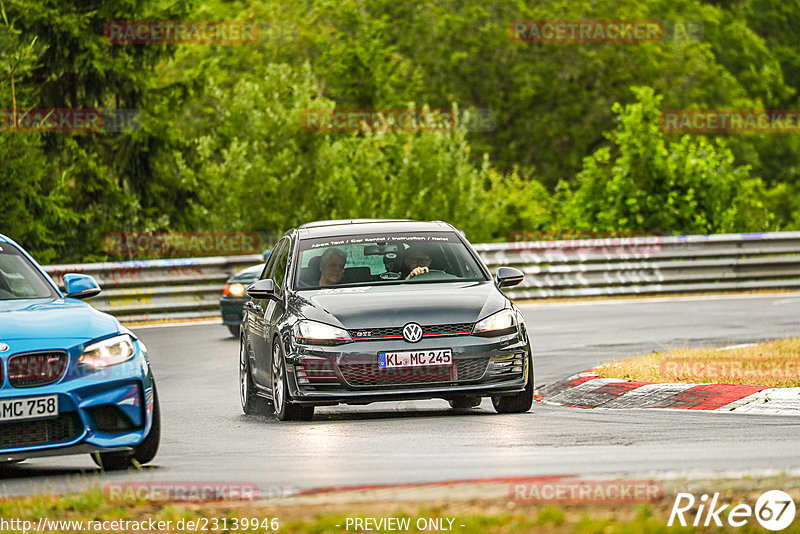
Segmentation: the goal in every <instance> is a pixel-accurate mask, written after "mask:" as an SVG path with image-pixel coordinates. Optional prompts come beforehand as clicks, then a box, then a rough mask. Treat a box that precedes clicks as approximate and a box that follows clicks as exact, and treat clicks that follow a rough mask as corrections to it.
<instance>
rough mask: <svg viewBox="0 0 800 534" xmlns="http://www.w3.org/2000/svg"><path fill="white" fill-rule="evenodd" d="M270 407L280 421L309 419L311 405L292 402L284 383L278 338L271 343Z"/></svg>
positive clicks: (284, 375) (284, 363)
mask: <svg viewBox="0 0 800 534" xmlns="http://www.w3.org/2000/svg"><path fill="white" fill-rule="evenodd" d="M272 407H273V409H274V411H275V416H276V417H277V418H278V419H280V420H281V421H311V418H312V417H314V407H313V406H301V405H299V404H293V403H292V400H291V399H290V398H289V386H288V385H287V384H286V361H285V360H284V358H283V349H282V348H281V343H280V341H279V340H278V338H275V341H274V343H273V344H272Z"/></svg>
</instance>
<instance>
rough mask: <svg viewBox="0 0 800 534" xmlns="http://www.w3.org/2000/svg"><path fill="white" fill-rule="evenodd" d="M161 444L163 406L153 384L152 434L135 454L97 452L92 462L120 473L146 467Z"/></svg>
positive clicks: (93, 455)
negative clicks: (139, 466) (142, 466)
mask: <svg viewBox="0 0 800 534" xmlns="http://www.w3.org/2000/svg"><path fill="white" fill-rule="evenodd" d="M160 442H161V406H160V403H159V401H158V390H157V389H156V385H155V384H153V424H152V425H151V426H150V432H148V433H147V436H145V438H144V439H143V440H142V442H141V443H139V444H138V445H136V446H135V447H134V448H133V452H96V453H94V454H92V460H94V463H95V464H97V467H99V468H100V469H102V470H103V471H118V470H120V469H127V468H128V467H136V465H137V464H138V465H144V464H147V463H150V462H152V461H153V458H155V457H156V453H157V452H158V445H159V443H160Z"/></svg>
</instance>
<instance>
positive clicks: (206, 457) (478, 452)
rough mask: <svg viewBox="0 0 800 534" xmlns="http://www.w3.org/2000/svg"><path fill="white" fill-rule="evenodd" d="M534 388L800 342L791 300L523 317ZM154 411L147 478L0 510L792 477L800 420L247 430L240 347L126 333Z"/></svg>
mask: <svg viewBox="0 0 800 534" xmlns="http://www.w3.org/2000/svg"><path fill="white" fill-rule="evenodd" d="M522 308H523V310H524V312H525V317H526V319H527V323H528V326H529V329H530V330H531V331H532V332H533V336H534V340H533V347H534V353H535V360H534V367H535V373H536V384H537V386H541V385H543V384H545V383H548V382H551V381H553V380H555V379H558V378H564V377H566V376H568V375H569V374H572V373H574V372H578V371H582V370H585V369H587V368H589V367H592V366H593V365H595V364H597V363H599V362H601V361H603V360H607V359H609V358H619V357H625V356H631V355H633V354H636V353H640V352H646V351H650V350H653V349H660V348H664V347H672V346H684V345H689V346H698V345H705V344H709V345H710V344H715V345H716V344H738V343H745V342H749V341H756V340H763V339H771V338H777V337H784V336H797V335H800V319H798V318H800V294H797V293H794V294H793V293H785V294H777V295H768V296H767V295H763V296H737V297H697V298H682V299H649V300H620V301H610V302H609V301H606V302H602V301H594V302H581V303H554V304H532V305H526V306H523V307H522ZM136 332H137V334H138V335H140V336H141V338H142V339H143V340H144V341H145V343H146V344H147V346H148V348H149V350H150V353H151V361H152V366H153V369H154V372H155V374H156V378H157V380H158V385H159V392H160V395H161V402H162V414H163V433H162V442H161V450H160V452H159V455H158V457H157V458H156V461H155V463H154V464H153V465H154V469H152V470H148V471H145V472H140V473H133V472H129V473H124V472H123V473H110V474H101V473H100V472H99V471H98V470H97V469H96V468H95V467H94V464H93V463H92V461H91V459H90V458H89V457H88V456H87V455H81V456H72V457H60V458H48V459H38V460H30V461H28V462H25V463H24V464H21V465H18V466H12V467H6V468H3V470H2V471H0V479H1V480H0V496H9V495H19V494H29V493H39V492H53V493H60V492H65V491H72V490H79V489H81V488H83V487H85V486H86V485H87V484H94V483H96V482H98V481H99V482H100V483H101V484H102V483H104V482H106V481H111V480H113V481H120V480H131V481H133V480H157V481H189V480H194V481H240V482H254V483H257V484H258V485H259V487H260V489H261V493H262V495H264V494H268V493H270V492H275V493H277V492H279V491H290V490H293V489H299V488H303V489H306V488H317V487H328V486H356V485H372V484H393V483H404V482H423V481H440V480H465V479H479V478H490V477H505V476H508V477H516V476H535V475H547V474H581V475H593V474H603V475H607V474H623V473H625V474H648V475H655V474H658V473H664V472H702V473H714V472H721V471H731V470H732V471H748V470H756V471H758V470H762V469H768V468H772V469H785V468H797V467H800V418H796V417H786V416H762V415H747V414H732V413H703V412H699V413H698V412H690V411H667V410H664V411H660V410H647V411H642V410H630V411H622V410H621V411H602V410H597V411H590V410H581V409H576V408H567V407H557V406H548V405H542V404H535V405H534V407H533V409H532V410H531V411H530V412H529V413H527V414H521V415H503V416H500V415H496V414H495V413H494V411H493V410H492V407H491V403H490V402H489V401H488V399H487V400H484V402H483V404H482V405H481V406H480V408H479V409H477V410H472V411H470V412H469V413H460V414H454V412H452V411H451V410H450V409H449V406H448V405H447V403H445V402H444V401H424V402H412V403H379V404H372V405H369V406H337V407H328V408H318V409H317V413H316V414H315V416H314V420H313V421H312V422H308V423H280V422H278V421H277V420H276V419H274V418H272V417H269V416H245V415H243V414H242V412H241V408H240V405H239V398H238V389H237V388H238V383H237V381H238V368H237V358H238V352H237V351H238V343H237V341H236V340H235V339H233V338H230V337H229V336H228V331H227V329H226V328H224V327H223V326H221V325H216V324H215V325H209V324H203V325H192V326H174V327H157V328H154V327H147V328H140V329H136Z"/></svg>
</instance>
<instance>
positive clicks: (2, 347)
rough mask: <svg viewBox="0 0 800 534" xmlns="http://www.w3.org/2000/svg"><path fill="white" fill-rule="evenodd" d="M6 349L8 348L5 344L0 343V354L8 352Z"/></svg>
mask: <svg viewBox="0 0 800 534" xmlns="http://www.w3.org/2000/svg"><path fill="white" fill-rule="evenodd" d="M8 348H9V347H8V345H6V344H5V343H0V352H5V351H7V350H8Z"/></svg>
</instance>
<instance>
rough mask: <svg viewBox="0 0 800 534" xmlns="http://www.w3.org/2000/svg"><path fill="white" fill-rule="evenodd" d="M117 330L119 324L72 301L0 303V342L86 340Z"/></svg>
mask: <svg viewBox="0 0 800 534" xmlns="http://www.w3.org/2000/svg"><path fill="white" fill-rule="evenodd" d="M119 331H120V325H119V322H118V321H117V320H116V319H115V318H114V317H112V316H110V315H108V314H107V313H103V312H100V311H97V310H96V309H94V308H92V307H91V306H89V305H88V304H86V303H85V302H82V301H80V300H76V299H50V298H46V299H30V300H28V299H16V300H0V342H3V343H8V342H9V341H13V340H35V339H79V340H90V339H96V338H98V337H104V336H107V335H111V334H115V333H118V332H119Z"/></svg>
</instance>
